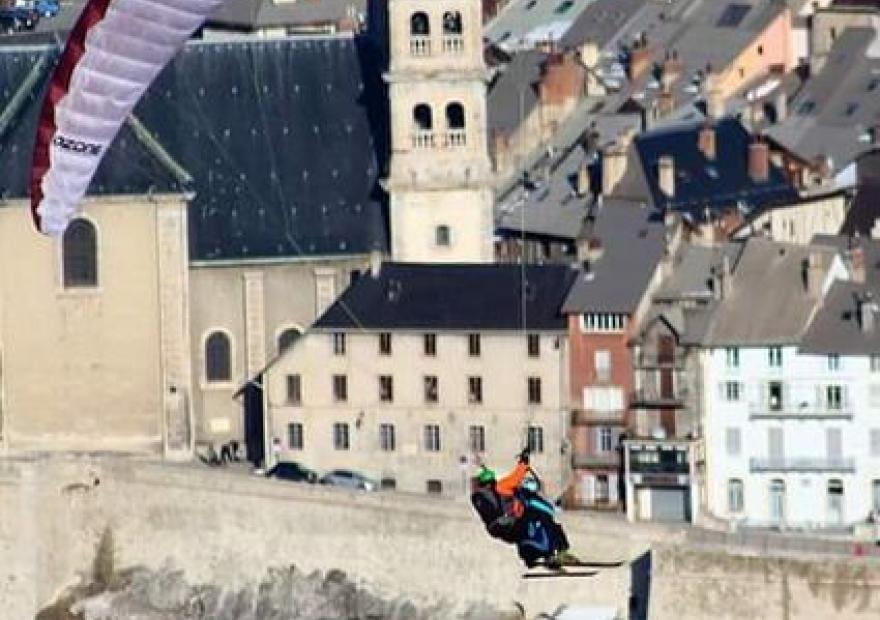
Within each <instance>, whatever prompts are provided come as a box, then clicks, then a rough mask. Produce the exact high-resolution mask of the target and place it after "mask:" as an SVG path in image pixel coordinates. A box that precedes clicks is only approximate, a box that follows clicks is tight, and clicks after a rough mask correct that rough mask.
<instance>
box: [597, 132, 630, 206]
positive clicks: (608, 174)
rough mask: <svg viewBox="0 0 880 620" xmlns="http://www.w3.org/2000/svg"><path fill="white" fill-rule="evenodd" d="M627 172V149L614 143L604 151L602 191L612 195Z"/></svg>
mask: <svg viewBox="0 0 880 620" xmlns="http://www.w3.org/2000/svg"><path fill="white" fill-rule="evenodd" d="M625 173H626V149H625V148H624V147H622V146H621V145H619V144H612V145H610V146H608V147H606V148H605V150H604V151H603V152H602V193H603V194H605V195H606V196H607V195H610V194H611V192H613V191H614V188H615V187H617V184H618V183H620V180H621V179H622V178H623V175H624V174H625Z"/></svg>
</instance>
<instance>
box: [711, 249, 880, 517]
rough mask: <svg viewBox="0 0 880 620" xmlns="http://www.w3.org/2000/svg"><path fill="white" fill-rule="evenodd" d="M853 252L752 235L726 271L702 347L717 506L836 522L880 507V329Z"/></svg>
mask: <svg viewBox="0 0 880 620" xmlns="http://www.w3.org/2000/svg"><path fill="white" fill-rule="evenodd" d="M853 256H855V254H854V253H848V254H846V257H847V258H846V259H845V260H842V258H841V255H840V254H838V252H837V249H836V248H833V247H830V246H825V247H820V246H819V245H817V244H815V243H814V244H813V245H812V246H810V247H808V248H798V247H796V246H791V245H783V244H778V243H771V242H768V241H766V240H762V239H753V240H751V241H749V242H748V243H747V244H746V246H745V248H744V250H743V252H742V254H741V255H740V256H739V258H738V260H737V262H736V265H735V267H734V268H733V270H732V273H730V274H727V275H728V282H729V283H728V285H726V286H725V288H724V295H723V298H722V299H721V300H720V301H719V303H718V306H717V307H716V309H715V310H714V311H713V313H712V316H711V320H710V321H709V322H708V325H707V329H706V331H705V333H704V334H703V337H702V343H703V347H704V348H703V350H702V351H701V353H700V355H701V358H702V359H701V367H702V382H703V385H704V386H705V389H704V390H703V400H704V402H703V412H704V417H703V426H704V429H703V430H704V437H705V442H706V443H705V450H706V488H705V490H704V499H705V501H706V504H707V508H708V512H709V513H710V514H712V515H714V516H716V517H719V518H722V519H726V520H729V521H731V522H736V523H739V524H744V525H748V526H778V527H782V528H804V529H811V528H828V529H835V528H843V527H848V526H851V525H853V524H855V523H858V522H863V521H864V520H865V519H866V517H867V516H868V514H869V513H870V512H871V510H872V509H878V508H880V400H878V397H880V339H878V337H877V330H876V329H875V328H874V326H873V324H874V320H875V319H874V313H875V310H876V306H875V305H873V304H871V303H865V302H864V297H863V295H864V293H865V292H866V291H867V290H869V288H870V283H869V285H868V286H867V287H866V285H865V272H864V263H865V261H864V260H863V259H862V257H863V254H859V255H858V256H859V257H860V258H859V260H857V261H854V260H853ZM872 264H873V263H872ZM854 265H855V269H853V266H854ZM859 265H861V268H859ZM847 268H849V272H850V273H849V274H848V273H847ZM850 276H852V277H853V278H854V280H855V281H850V280H848V279H844V278H849V277H850ZM878 327H880V326H878ZM872 395H873V396H872Z"/></svg>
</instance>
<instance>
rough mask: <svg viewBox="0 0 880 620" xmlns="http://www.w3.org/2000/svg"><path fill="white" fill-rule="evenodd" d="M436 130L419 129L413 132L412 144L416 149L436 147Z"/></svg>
mask: <svg viewBox="0 0 880 620" xmlns="http://www.w3.org/2000/svg"><path fill="white" fill-rule="evenodd" d="M434 144H435V140H434V132H433V131H429V130H425V129H419V130H416V131H415V132H414V133H413V136H412V145H413V148H414V149H432V148H434Z"/></svg>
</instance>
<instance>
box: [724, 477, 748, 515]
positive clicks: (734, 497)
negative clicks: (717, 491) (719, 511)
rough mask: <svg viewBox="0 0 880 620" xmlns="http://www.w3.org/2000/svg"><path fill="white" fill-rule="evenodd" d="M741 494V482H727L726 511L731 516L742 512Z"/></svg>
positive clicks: (742, 499) (743, 498) (742, 498)
mask: <svg viewBox="0 0 880 620" xmlns="http://www.w3.org/2000/svg"><path fill="white" fill-rule="evenodd" d="M744 495H745V494H744V493H743V482H742V480H737V479H735V478H732V479H730V480H728V481H727V510H728V512H730V513H732V514H736V513H740V512H742V511H743V508H744V504H745V497H744Z"/></svg>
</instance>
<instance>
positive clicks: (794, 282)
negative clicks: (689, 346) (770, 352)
mask: <svg viewBox="0 0 880 620" xmlns="http://www.w3.org/2000/svg"><path fill="white" fill-rule="evenodd" d="M811 251H814V252H816V254H817V256H818V257H819V260H820V265H821V268H822V269H823V271H824V272H825V273H827V270H828V269H829V268H830V265H831V263H832V261H833V259H834V257H835V256H836V254H837V251H836V250H835V249H834V248H830V247H827V246H825V247H823V246H813V247H812V248H811V247H809V246H800V245H791V244H784V243H776V242H773V241H770V240H769V239H765V238H762V237H752V238H750V239H749V240H748V241H747V242H746V246H745V248H744V249H743V252H742V254H741V255H740V257H739V260H738V261H737V262H736V263H734V264H732V268H733V277H732V279H731V285H730V290H729V293H728V294H727V296H725V297H724V298H723V299H722V300H721V301H720V302H718V304H717V306H716V307H715V310H714V312H712V314H711V318H710V319H709V324H708V325H707V328H706V330H705V333H704V334H703V336H702V338H701V343H702V344H703V345H705V346H767V345H770V344H774V345H782V344H797V343H799V342H800V339H801V337H802V335H803V332H804V330H805V329H806V327H807V325H808V323H809V321H810V320H811V318H812V316H813V313H814V312H815V310H816V308H817V307H818V305H819V303H820V302H819V300H817V299H814V298H812V297H810V296H809V295H808V294H807V292H806V287H805V283H804V273H803V265H804V261H806V260H807V258H808V256H809V253H810V252H811Z"/></svg>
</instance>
